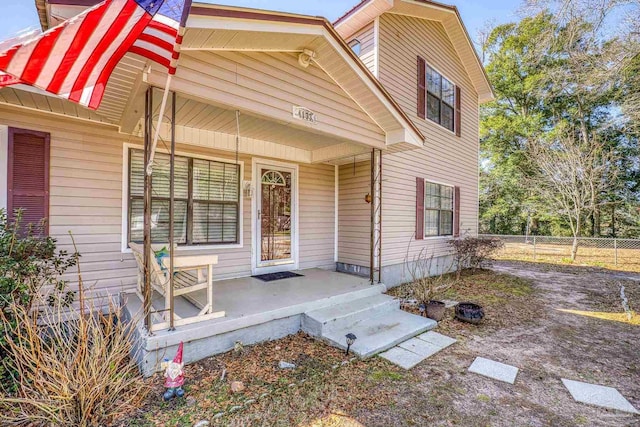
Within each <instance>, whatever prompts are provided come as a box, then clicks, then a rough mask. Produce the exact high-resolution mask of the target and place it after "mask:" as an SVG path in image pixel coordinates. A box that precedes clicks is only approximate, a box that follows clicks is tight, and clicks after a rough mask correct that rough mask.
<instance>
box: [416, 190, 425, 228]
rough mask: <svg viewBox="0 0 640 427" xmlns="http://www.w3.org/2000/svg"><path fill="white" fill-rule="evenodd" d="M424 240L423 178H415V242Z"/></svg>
mask: <svg viewBox="0 0 640 427" xmlns="http://www.w3.org/2000/svg"><path fill="white" fill-rule="evenodd" d="M423 239H424V178H420V177H418V178H416V240H423Z"/></svg>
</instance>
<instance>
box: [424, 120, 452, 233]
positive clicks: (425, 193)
mask: <svg viewBox="0 0 640 427" xmlns="http://www.w3.org/2000/svg"><path fill="white" fill-rule="evenodd" d="M445 129H446V128H445ZM427 184H436V185H440V186H442V187H449V188H451V190H452V198H451V201H452V204H453V206H452V207H451V212H452V218H451V234H427V222H426V221H427V210H436V209H431V208H427V207H426V205H427ZM423 197H424V206H423V210H424V214H423V222H424V224H423V225H422V228H423V231H422V234H423V236H422V238H423V239H425V240H428V239H450V238H452V237H453V236H454V235H455V227H456V224H455V222H456V186H455V185H451V184H448V183H444V182H439V181H434V180H432V179H428V178H425V179H424V196H423ZM442 210H445V209H438V211H442ZM439 230H440V217H439V216H438V232H439Z"/></svg>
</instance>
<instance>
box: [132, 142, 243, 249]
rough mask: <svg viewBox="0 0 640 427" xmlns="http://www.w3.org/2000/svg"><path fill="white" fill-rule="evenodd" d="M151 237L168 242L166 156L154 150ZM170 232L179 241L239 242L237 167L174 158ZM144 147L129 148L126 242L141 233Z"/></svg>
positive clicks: (238, 180)
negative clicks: (127, 238)
mask: <svg viewBox="0 0 640 427" xmlns="http://www.w3.org/2000/svg"><path fill="white" fill-rule="evenodd" d="M155 163H156V165H155V167H154V168H153V176H152V185H153V194H152V201H151V240H152V241H153V242H158V243H166V242H168V241H169V172H170V169H169V168H170V157H169V155H167V154H162V153H156V156H155ZM174 165H175V180H174V200H175V206H174V233H175V241H176V243H177V244H179V245H201V244H233V243H239V218H240V179H239V177H240V166H239V165H236V164H234V163H225V162H219V161H211V160H203V159H197V158H190V157H184V156H176V157H175V163H174ZM143 197H144V152H143V151H142V150H136V149H131V150H129V241H134V242H140V241H142V238H143V218H144V216H143V206H144V200H143Z"/></svg>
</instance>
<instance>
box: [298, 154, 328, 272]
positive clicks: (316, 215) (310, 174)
mask: <svg viewBox="0 0 640 427" xmlns="http://www.w3.org/2000/svg"><path fill="white" fill-rule="evenodd" d="M298 173H299V175H300V176H299V179H298V182H299V185H300V188H299V190H298V194H299V197H300V203H299V206H298V208H299V212H298V215H299V220H298V221H299V228H300V256H299V259H300V268H310V267H322V268H334V267H335V262H334V245H335V239H334V230H335V167H334V166H332V165H300V168H299V171H298Z"/></svg>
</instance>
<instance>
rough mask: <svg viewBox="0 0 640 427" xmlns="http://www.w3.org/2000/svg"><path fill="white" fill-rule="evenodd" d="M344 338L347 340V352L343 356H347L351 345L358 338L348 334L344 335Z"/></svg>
mask: <svg viewBox="0 0 640 427" xmlns="http://www.w3.org/2000/svg"><path fill="white" fill-rule="evenodd" d="M345 338H346V339H347V352H346V353H345V354H346V355H347V356H348V355H349V349H350V348H351V345H352V344H353V343H354V342H355V341H356V340H357V339H358V337H356V336H355V335H354V334H352V333H351V332H349V333H348V334H347V335H345Z"/></svg>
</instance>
